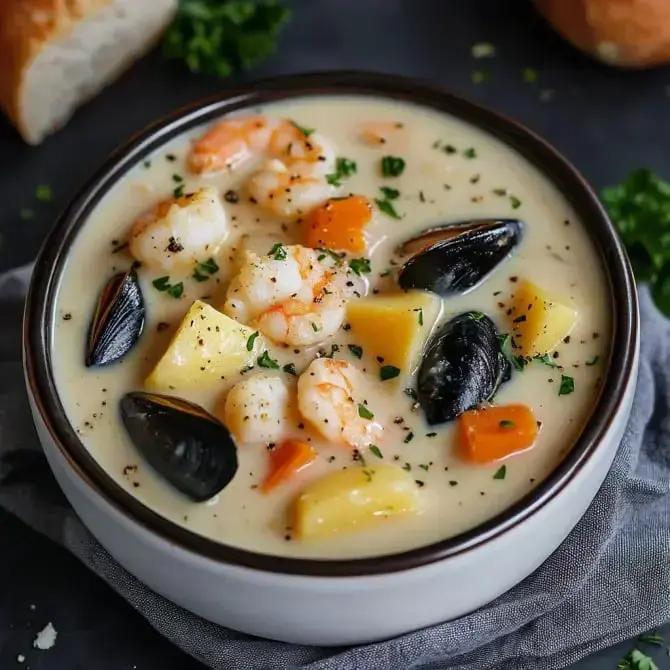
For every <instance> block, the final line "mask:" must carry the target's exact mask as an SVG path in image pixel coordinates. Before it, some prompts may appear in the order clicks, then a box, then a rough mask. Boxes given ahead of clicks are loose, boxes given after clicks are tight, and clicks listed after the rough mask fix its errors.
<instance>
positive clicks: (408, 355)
mask: <svg viewBox="0 0 670 670" xmlns="http://www.w3.org/2000/svg"><path fill="white" fill-rule="evenodd" d="M440 308H441V301H440V299H439V298H438V297H437V296H436V295H434V294H432V293H424V292H423V291H408V292H407V293H391V294H385V295H384V294H383V295H373V296H370V297H368V298H362V299H360V300H352V301H351V302H350V303H349V305H348V306H347V317H346V320H347V323H349V325H350V326H351V334H352V335H353V338H354V342H355V344H357V345H359V346H361V347H363V349H364V351H365V352H366V353H369V354H371V355H372V356H375V357H376V356H379V357H381V358H383V359H384V365H393V366H395V367H397V368H399V369H400V370H401V372H403V373H405V374H407V373H409V372H411V371H412V369H413V367H414V366H415V365H416V363H417V360H418V358H419V354H420V353H421V349H422V348H423V345H424V342H425V341H426V338H427V337H428V335H429V334H430V331H431V329H432V327H433V325H434V324H435V321H436V319H437V317H438V315H439V313H440Z"/></svg>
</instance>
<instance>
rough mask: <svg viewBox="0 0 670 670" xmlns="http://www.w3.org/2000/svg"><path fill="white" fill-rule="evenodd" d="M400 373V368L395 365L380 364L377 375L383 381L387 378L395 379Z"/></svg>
mask: <svg viewBox="0 0 670 670" xmlns="http://www.w3.org/2000/svg"><path fill="white" fill-rule="evenodd" d="M399 374H400V368H397V367H396V366H395V365H382V367H381V370H380V371H379V376H380V377H381V380H382V381H383V382H385V381H388V380H389V379H395V378H396V377H397V376H398V375H399Z"/></svg>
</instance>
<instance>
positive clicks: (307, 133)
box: [291, 120, 316, 137]
mask: <svg viewBox="0 0 670 670" xmlns="http://www.w3.org/2000/svg"><path fill="white" fill-rule="evenodd" d="M291 125H292V126H293V127H294V128H296V129H297V130H299V131H300V132H301V133H302V134H303V135H304V136H305V137H309V136H310V135H311V134H312V133H313V132H314V131H315V130H316V128H305V127H304V126H301V125H300V124H299V123H296V122H295V121H293V120H292V121H291Z"/></svg>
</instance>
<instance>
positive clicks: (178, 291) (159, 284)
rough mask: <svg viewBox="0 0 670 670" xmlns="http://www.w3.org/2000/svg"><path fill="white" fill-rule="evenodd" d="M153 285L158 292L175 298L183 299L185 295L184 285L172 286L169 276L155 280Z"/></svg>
mask: <svg viewBox="0 0 670 670" xmlns="http://www.w3.org/2000/svg"><path fill="white" fill-rule="evenodd" d="M151 283H152V284H153V286H154V288H155V289H156V290H158V291H160V292H161V293H167V294H168V295H170V296H172V297H173V298H181V296H182V294H183V293H184V283H183V282H179V283H177V284H170V277H168V276H167V275H166V276H165V277H158V279H154V280H153V281H152V282H151Z"/></svg>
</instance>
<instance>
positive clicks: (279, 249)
mask: <svg viewBox="0 0 670 670" xmlns="http://www.w3.org/2000/svg"><path fill="white" fill-rule="evenodd" d="M268 256H272V258H274V259H275V260H276V261H285V260H286V249H285V248H284V245H283V244H282V243H281V242H277V243H276V244H274V245H273V246H272V249H270V251H269V253H268Z"/></svg>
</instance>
